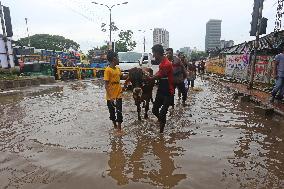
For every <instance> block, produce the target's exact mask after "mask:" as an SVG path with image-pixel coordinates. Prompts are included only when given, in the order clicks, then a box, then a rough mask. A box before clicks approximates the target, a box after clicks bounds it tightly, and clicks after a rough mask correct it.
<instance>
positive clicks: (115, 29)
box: [101, 22, 118, 32]
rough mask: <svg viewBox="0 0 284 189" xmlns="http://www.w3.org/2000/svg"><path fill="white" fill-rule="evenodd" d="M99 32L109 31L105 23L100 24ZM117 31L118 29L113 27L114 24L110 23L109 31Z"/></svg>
mask: <svg viewBox="0 0 284 189" xmlns="http://www.w3.org/2000/svg"><path fill="white" fill-rule="evenodd" d="M101 30H102V32H107V31H109V25H107V24H106V23H102V25H101ZM117 30H118V27H117V26H116V25H115V23H114V22H111V31H114V32H115V31H117Z"/></svg>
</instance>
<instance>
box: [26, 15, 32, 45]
mask: <svg viewBox="0 0 284 189" xmlns="http://www.w3.org/2000/svg"><path fill="white" fill-rule="evenodd" d="M25 20H26V26H27V34H28V39H29V43H28V46H29V47H30V46H31V39H30V33H29V26H28V18H25Z"/></svg>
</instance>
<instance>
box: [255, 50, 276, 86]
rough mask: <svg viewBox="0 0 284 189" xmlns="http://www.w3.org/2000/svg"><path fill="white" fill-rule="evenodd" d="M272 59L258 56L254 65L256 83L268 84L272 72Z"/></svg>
mask: <svg viewBox="0 0 284 189" xmlns="http://www.w3.org/2000/svg"><path fill="white" fill-rule="evenodd" d="M272 63H273V57H272V56H258V57H257V60H256V65H255V77H254V80H255V81H256V82H261V83H270V81H271V79H273V78H272V72H273V65H272Z"/></svg>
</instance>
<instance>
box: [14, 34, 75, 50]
mask: <svg viewBox="0 0 284 189" xmlns="http://www.w3.org/2000/svg"><path fill="white" fill-rule="evenodd" d="M29 40H30V42H31V44H30V45H31V47H35V48H36V49H48V50H56V51H68V50H78V49H79V48H80V45H79V44H78V43H76V42H75V41H73V40H71V39H66V38H65V37H63V36H59V35H49V34H35V35H33V36H30V38H28V37H25V38H21V39H19V40H18V41H17V43H18V44H21V45H23V46H28V43H29Z"/></svg>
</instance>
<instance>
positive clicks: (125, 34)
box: [115, 30, 137, 52]
mask: <svg viewBox="0 0 284 189" xmlns="http://www.w3.org/2000/svg"><path fill="white" fill-rule="evenodd" d="M132 36H133V31H131V30H126V31H123V30H121V31H120V33H119V34H118V37H119V40H118V41H117V42H116V43H115V51H116V52H127V51H132V50H133V49H134V48H135V47H136V45H137V43H136V42H135V41H133V40H132Z"/></svg>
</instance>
